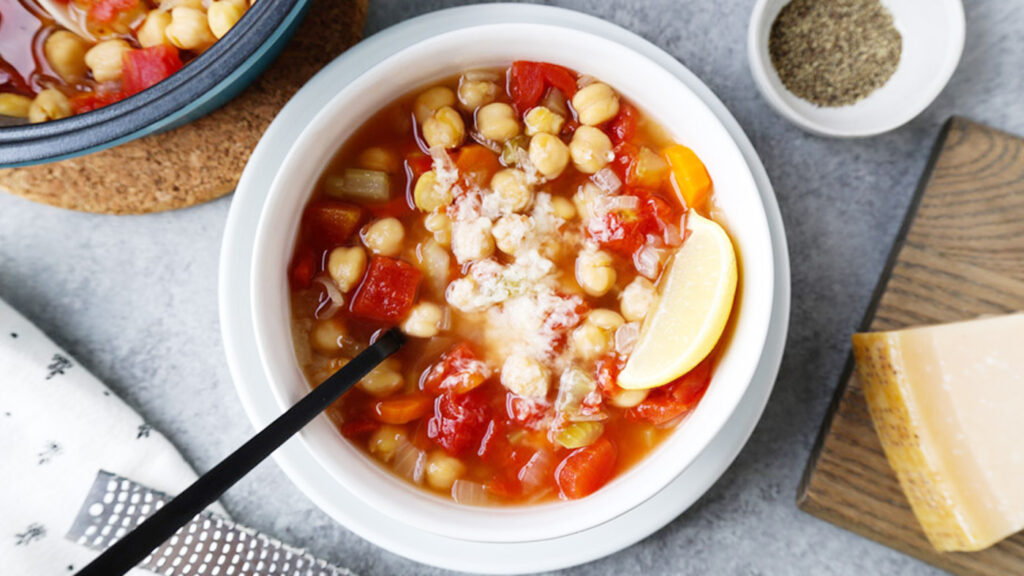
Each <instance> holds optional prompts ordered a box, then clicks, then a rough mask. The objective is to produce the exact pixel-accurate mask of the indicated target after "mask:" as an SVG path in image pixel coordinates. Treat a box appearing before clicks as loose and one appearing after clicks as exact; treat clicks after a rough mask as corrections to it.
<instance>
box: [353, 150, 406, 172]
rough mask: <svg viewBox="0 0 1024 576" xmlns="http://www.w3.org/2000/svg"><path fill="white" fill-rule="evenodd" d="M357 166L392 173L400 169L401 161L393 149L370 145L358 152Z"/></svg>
mask: <svg viewBox="0 0 1024 576" xmlns="http://www.w3.org/2000/svg"><path fill="white" fill-rule="evenodd" d="M359 167H360V168H364V169H366V170H376V171H378V172H387V173H388V174H394V173H396V172H398V171H399V170H401V168H402V163H401V162H400V161H399V160H398V155H397V154H395V153H394V151H393V150H389V149H387V148H381V147H380V146H371V147H369V148H367V149H366V150H363V151H362V152H360V153H359Z"/></svg>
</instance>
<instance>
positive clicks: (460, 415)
mask: <svg viewBox="0 0 1024 576" xmlns="http://www.w3.org/2000/svg"><path fill="white" fill-rule="evenodd" d="M490 412H491V410H490V406H488V404H487V395H486V394H485V393H484V391H483V390H480V389H476V390H473V391H472V392H469V393H467V394H453V393H451V392H445V393H444V394H442V395H440V396H438V397H437V400H436V401H435V402H434V415H433V416H431V417H430V420H429V421H427V435H428V436H430V438H431V440H433V441H434V442H436V443H437V445H438V446H440V447H441V448H443V449H444V451H445V452H447V453H449V454H451V455H452V456H460V455H462V454H464V453H466V452H467V451H469V450H474V449H476V448H477V447H479V446H480V441H481V440H482V439H483V437H484V433H485V432H486V431H487V423H488V422H489V421H490V419H491V414H490Z"/></svg>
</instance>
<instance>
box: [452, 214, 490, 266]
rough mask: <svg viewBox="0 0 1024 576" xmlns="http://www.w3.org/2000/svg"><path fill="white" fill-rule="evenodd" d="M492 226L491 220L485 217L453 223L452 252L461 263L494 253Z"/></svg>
mask: <svg viewBox="0 0 1024 576" xmlns="http://www.w3.org/2000/svg"><path fill="white" fill-rule="evenodd" d="M491 227H492V225H491V221H490V220H489V219H487V218H484V217H480V218H477V219H476V220H469V221H466V222H454V223H453V224H452V253H453V254H455V259H456V260H457V261H458V262H459V264H462V263H465V262H469V261H472V260H483V259H484V258H489V257H490V256H491V254H494V238H493V237H492V236H491Z"/></svg>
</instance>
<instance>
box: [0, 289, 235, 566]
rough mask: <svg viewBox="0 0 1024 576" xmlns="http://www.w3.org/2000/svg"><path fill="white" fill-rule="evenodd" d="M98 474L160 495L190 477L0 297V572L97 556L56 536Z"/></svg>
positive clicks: (144, 427) (168, 449)
mask: <svg viewBox="0 0 1024 576" xmlns="http://www.w3.org/2000/svg"><path fill="white" fill-rule="evenodd" d="M100 470H107V471H110V472H112V473H114V474H118V475H120V476H124V477H126V478H131V479H132V480H134V481H136V482H138V483H140V484H143V485H146V486H148V487H150V488H153V489H155V490H159V491H163V492H166V493H168V494H177V493H178V492H179V491H181V490H182V489H183V488H185V487H186V486H188V485H189V484H191V483H192V481H193V480H195V479H196V474H195V472H194V471H193V470H192V468H191V467H190V466H189V465H188V463H186V462H185V460H184V459H182V457H181V455H180V454H179V453H178V451H177V450H176V449H175V448H174V446H172V445H171V444H170V442H168V441H167V439H166V438H164V437H163V435H161V434H160V433H159V432H157V431H155V430H153V429H152V428H151V427H150V426H149V425H148V424H146V423H145V422H144V421H143V420H142V419H141V418H140V417H139V415H138V414H136V413H135V411H133V410H132V409H131V408H129V407H128V406H127V405H126V404H125V403H124V402H122V401H121V400H120V399H119V398H117V396H114V394H113V393H112V392H111V391H110V390H109V389H107V387H106V386H104V385H103V384H102V383H101V382H100V381H99V380H97V379H96V378H95V377H93V376H92V375H91V374H89V372H88V371H87V370H86V369H85V368H83V367H82V366H81V365H79V364H78V363H77V362H76V361H75V360H74V359H73V358H71V357H70V356H68V354H67V353H65V352H64V351H63V350H61V349H60V348H59V347H58V346H57V345H56V344H54V343H53V342H52V341H51V340H50V339H49V338H47V337H46V335H45V334H43V333H42V332H41V331H40V330H39V329H38V328H36V327H35V326H34V325H32V324H31V323H30V322H28V321H27V320H26V319H25V318H23V317H22V316H20V315H19V314H18V313H17V312H15V311H14V310H13V309H11V307H10V306H8V305H7V304H6V303H5V302H3V301H2V300H0V567H2V568H0V573H3V574H71V573H73V572H74V571H77V570H78V569H79V568H81V567H82V566H84V565H85V564H86V563H88V561H89V560H91V559H92V558H93V557H94V556H96V552H94V551H92V550H89V549H87V548H85V547H83V546H81V545H78V544H76V543H74V542H71V541H69V540H67V539H65V537H64V536H65V534H66V533H67V532H68V530H69V528H70V527H71V525H72V522H73V521H74V518H75V516H76V515H77V514H78V511H79V509H80V507H81V506H82V503H83V501H84V499H85V497H86V495H87V494H88V492H89V489H90V487H91V486H92V485H93V482H94V480H95V479H96V477H97V473H98V472H99V471H100ZM215 509H216V510H218V511H220V512H223V510H222V509H221V508H219V507H215ZM130 574H132V575H133V576H147V575H149V574H150V573H149V572H143V571H141V570H138V569H136V570H133V571H132V572H130Z"/></svg>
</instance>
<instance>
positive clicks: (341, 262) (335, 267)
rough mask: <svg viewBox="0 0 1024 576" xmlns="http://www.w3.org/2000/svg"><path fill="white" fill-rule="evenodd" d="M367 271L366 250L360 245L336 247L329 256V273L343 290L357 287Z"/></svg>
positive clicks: (346, 290)
mask: <svg viewBox="0 0 1024 576" xmlns="http://www.w3.org/2000/svg"><path fill="white" fill-rule="evenodd" d="M365 271H366V250H363V249H362V248H361V247H359V246H352V247H351V248H346V247H339V248H335V249H334V250H331V254H330V255H329V256H328V257H327V273H328V274H330V275H331V279H333V280H334V283H335V284H337V285H338V290H341V291H342V292H350V291H351V290H352V289H353V288H355V287H356V286H357V285H358V284H359V281H360V280H362V279H363V273H364V272H365Z"/></svg>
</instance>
